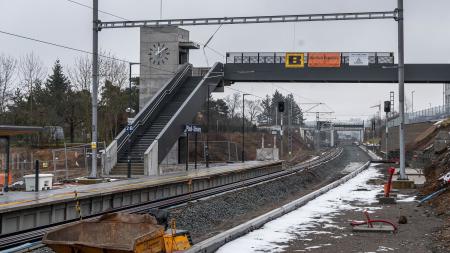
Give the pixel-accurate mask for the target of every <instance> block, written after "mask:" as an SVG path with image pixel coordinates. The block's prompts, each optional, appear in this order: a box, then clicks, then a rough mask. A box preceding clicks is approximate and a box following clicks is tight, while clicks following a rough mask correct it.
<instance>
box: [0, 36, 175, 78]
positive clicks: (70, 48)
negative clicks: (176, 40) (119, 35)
mask: <svg viewBox="0 0 450 253" xmlns="http://www.w3.org/2000/svg"><path fill="white" fill-rule="evenodd" d="M0 33H2V34H6V35H9V36H12V37H17V38H21V39H26V40H30V41H34V42H38V43H42V44H46V45H50V46H54V47H59V48H63V49H67V50H72V51H76V52H80V53H85V54H89V55H94V53H92V52H90V51H87V50H84V49H78V48H74V47H70V46H65V45H61V44H57V43H54V42H48V41H44V40H40V39H35V38H32V37H28V36H24V35H20V34H16V33H10V32H6V31H3V30H0ZM98 56H99V57H102V58H105V59H110V60H115V61H119V62H124V63H131V62H130V61H127V60H123V59H119V58H115V57H111V56H107V55H102V54H98ZM142 66H145V67H149V68H153V69H156V70H160V71H163V72H167V73H170V74H175V72H172V71H168V70H165V69H160V68H157V67H153V66H148V65H142Z"/></svg>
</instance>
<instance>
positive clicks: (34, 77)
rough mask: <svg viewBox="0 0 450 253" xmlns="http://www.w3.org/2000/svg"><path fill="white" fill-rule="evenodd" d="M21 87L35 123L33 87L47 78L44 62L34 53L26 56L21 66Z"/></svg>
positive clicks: (31, 118) (21, 61)
mask: <svg viewBox="0 0 450 253" xmlns="http://www.w3.org/2000/svg"><path fill="white" fill-rule="evenodd" d="M19 76H20V82H21V85H22V86H23V87H24V90H25V95H26V96H27V97H28V101H29V104H30V120H31V123H33V118H34V117H33V86H34V85H36V83H38V82H40V81H41V80H42V79H44V77H45V71H44V68H43V62H42V61H41V59H40V58H39V57H38V56H36V55H35V54H34V53H33V52H31V53H28V54H26V55H25V56H24V57H23V58H22V59H21V60H20V64H19Z"/></svg>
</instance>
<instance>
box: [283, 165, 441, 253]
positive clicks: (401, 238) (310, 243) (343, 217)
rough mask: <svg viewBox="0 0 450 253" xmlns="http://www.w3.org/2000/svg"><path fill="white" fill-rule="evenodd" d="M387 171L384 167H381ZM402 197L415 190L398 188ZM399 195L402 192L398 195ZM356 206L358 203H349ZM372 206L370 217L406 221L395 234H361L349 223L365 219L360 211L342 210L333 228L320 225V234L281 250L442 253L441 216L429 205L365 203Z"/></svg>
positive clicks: (298, 240)
mask: <svg viewBox="0 0 450 253" xmlns="http://www.w3.org/2000/svg"><path fill="white" fill-rule="evenodd" d="M380 170H381V171H382V172H384V171H386V168H385V167H384V166H382V167H380ZM400 194H402V195H406V196H402V197H401V198H403V199H405V198H408V197H411V196H415V195H416V194H417V191H416V190H401V191H400ZM399 196H401V195H399ZM351 204H352V205H354V206H358V205H359V203H351ZM367 207H375V208H377V207H378V208H379V207H381V209H379V210H376V211H375V213H374V214H373V215H371V218H372V219H384V220H388V221H393V222H394V223H397V222H398V220H399V217H400V216H405V217H407V224H400V225H399V230H398V233H395V234H392V233H361V232H353V231H352V229H351V226H350V225H349V223H350V222H351V221H352V220H364V216H363V214H362V213H356V212H355V211H344V212H342V213H341V214H340V215H337V216H335V217H334V218H333V219H332V222H333V225H334V226H332V227H327V226H323V227H322V228H321V229H320V233H314V234H310V235H308V236H306V237H302V238H298V239H297V240H293V241H291V242H290V243H289V245H288V247H287V248H285V249H284V252H317V253H322V252H323V253H325V252H335V253H338V252H345V253H347V252H361V253H362V252H402V253H403V252H405V253H406V252H407V253H409V252H411V253H428V252H430V253H444V252H450V251H448V250H449V249H448V248H445V246H444V245H445V244H446V242H445V241H442V240H440V239H439V238H438V237H437V236H436V235H437V233H439V232H440V231H441V229H442V225H443V222H444V219H445V218H444V217H440V216H437V215H436V213H435V211H434V210H433V209H431V208H430V207H428V206H422V207H417V203H415V202H413V201H408V202H400V201H399V202H398V203H397V204H395V205H380V204H378V203H376V204H372V205H365V206H364V208H367Z"/></svg>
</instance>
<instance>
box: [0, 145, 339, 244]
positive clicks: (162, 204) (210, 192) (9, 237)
mask: <svg viewBox="0 0 450 253" xmlns="http://www.w3.org/2000/svg"><path fill="white" fill-rule="evenodd" d="M342 152H343V149H342V148H337V149H332V150H329V151H327V152H326V153H325V154H323V155H322V156H321V157H320V158H318V159H315V160H312V159H310V160H308V161H305V162H302V163H299V164H298V165H296V166H292V167H291V168H288V169H285V170H281V171H278V172H274V173H271V174H266V175H263V176H258V177H254V178H251V179H247V180H243V181H240V182H236V183H230V184H226V185H222V186H218V187H215V188H209V189H206V190H199V191H194V192H192V193H190V194H184V195H179V196H176V197H172V198H168V199H163V200H159V201H155V202H147V203H143V204H138V205H129V206H125V207H121V208H116V209H110V210H108V211H105V212H102V213H98V214H95V215H91V216H86V217H83V218H84V219H90V218H95V217H99V216H101V215H103V214H106V213H112V212H127V213H142V212H145V211H146V210H149V209H154V208H168V207H171V206H176V205H180V204H184V203H187V202H190V201H193V200H198V199H202V198H205V197H210V196H214V195H217V194H223V193H226V192H230V191H235V190H237V189H242V188H245V187H249V186H252V185H255V184H260V183H264V182H268V181H272V180H275V179H278V178H283V177H286V176H289V175H292V174H295V173H298V172H300V171H302V170H305V169H311V168H314V167H317V166H320V165H322V164H325V163H327V162H330V161H332V160H334V159H336V158H337V157H339V156H340V155H341V154H342ZM77 220H78V219H74V220H69V221H65V222H60V223H57V224H52V225H49V226H46V227H38V228H33V229H29V230H26V231H20V232H15V233H11V234H4V235H0V250H5V249H9V248H12V247H16V246H19V245H22V244H25V243H30V242H37V241H40V240H41V239H42V237H43V236H44V234H45V233H46V232H48V231H51V230H53V229H56V228H58V227H60V226H64V225H67V224H69V223H72V222H76V221H77Z"/></svg>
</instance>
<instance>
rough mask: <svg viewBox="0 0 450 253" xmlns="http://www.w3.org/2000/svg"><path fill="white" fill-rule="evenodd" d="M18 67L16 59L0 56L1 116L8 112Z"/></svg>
mask: <svg viewBox="0 0 450 253" xmlns="http://www.w3.org/2000/svg"><path fill="white" fill-rule="evenodd" d="M16 67H17V60H16V59H14V58H12V57H10V56H6V55H3V54H2V55H0V114H3V113H5V111H6V106H7V104H8V98H9V95H10V92H11V91H12V81H13V78H14V74H15V72H16Z"/></svg>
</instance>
